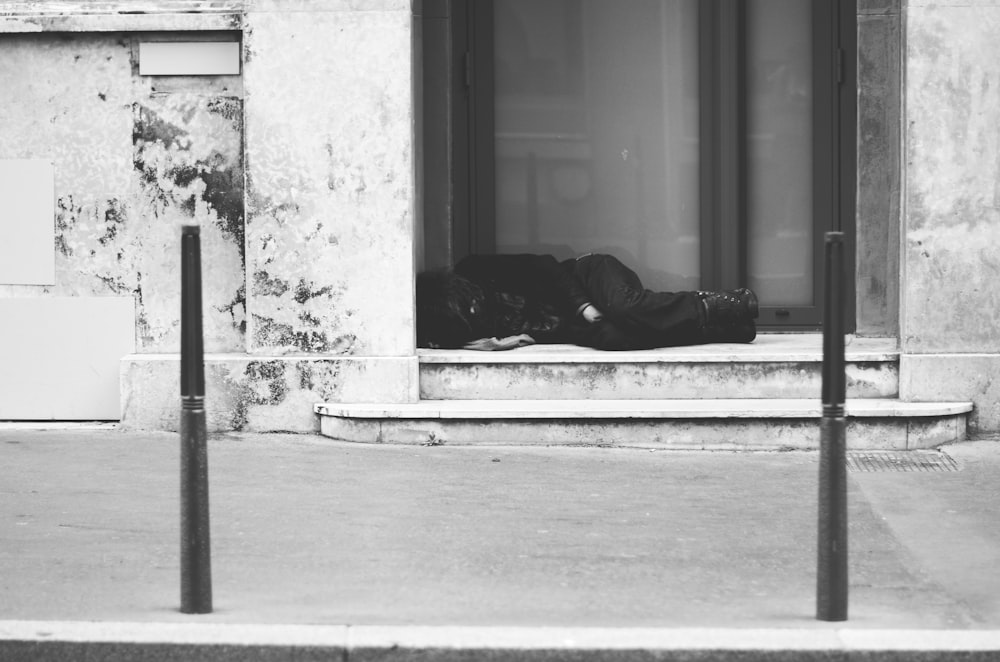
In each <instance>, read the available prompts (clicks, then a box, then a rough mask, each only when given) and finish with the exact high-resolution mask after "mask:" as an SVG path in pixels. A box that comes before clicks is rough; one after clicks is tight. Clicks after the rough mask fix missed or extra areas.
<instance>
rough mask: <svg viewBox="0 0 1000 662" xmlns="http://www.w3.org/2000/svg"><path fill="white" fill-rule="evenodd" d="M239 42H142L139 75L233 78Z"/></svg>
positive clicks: (238, 59)
mask: <svg viewBox="0 0 1000 662" xmlns="http://www.w3.org/2000/svg"><path fill="white" fill-rule="evenodd" d="M239 73H240V43H239V42H238V41H144V42H140V43H139V75H141V76H236V75H239Z"/></svg>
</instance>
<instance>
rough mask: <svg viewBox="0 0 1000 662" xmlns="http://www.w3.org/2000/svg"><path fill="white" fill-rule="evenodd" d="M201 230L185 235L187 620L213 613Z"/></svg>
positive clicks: (183, 385) (183, 412)
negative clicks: (202, 320)
mask: <svg viewBox="0 0 1000 662" xmlns="http://www.w3.org/2000/svg"><path fill="white" fill-rule="evenodd" d="M200 230H201V229H200V228H199V227H198V226H196V225H185V226H183V229H182V230H181V424H180V434H181V611H182V612H183V613H185V614H208V613H210V612H211V611H212V560H211V545H210V539H209V523H208V449H207V444H206V441H207V438H208V433H207V428H206V424H205V360H204V345H203V337H202V326H201V237H200Z"/></svg>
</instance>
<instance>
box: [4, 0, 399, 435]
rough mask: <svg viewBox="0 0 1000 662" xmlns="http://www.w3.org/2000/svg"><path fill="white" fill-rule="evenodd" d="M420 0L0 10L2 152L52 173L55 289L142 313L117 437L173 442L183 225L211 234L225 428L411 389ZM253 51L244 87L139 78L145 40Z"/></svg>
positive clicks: (307, 423)
mask: <svg viewBox="0 0 1000 662" xmlns="http://www.w3.org/2000/svg"><path fill="white" fill-rule="evenodd" d="M410 24H411V17H410V6H409V2H408V1H406V0H383V1H379V0H373V1H368V2H356V1H351V2H347V1H344V2H339V1H336V0H333V1H320V0H313V1H310V0H287V1H286V0H282V1H281V2H277V1H269V0H254V1H252V2H251V1H248V2H243V1H241V0H166V1H164V2H146V1H145V0H130V1H129V2H121V1H118V2H99V1H96V0H95V1H90V2H88V1H83V0H81V1H77V2H45V1H41V0H39V1H34V2H32V1H27V0H24V1H16V0H14V1H7V2H0V62H2V63H3V64H2V66H0V89H3V90H4V94H3V95H0V116H3V117H4V118H5V122H4V123H3V124H2V125H0V157H2V158H14V159H17V158H47V159H51V160H52V161H53V162H54V164H55V172H56V182H55V189H56V219H55V246H54V248H55V250H56V282H55V283H54V284H52V285H48V286H0V297H29V298H30V297H47V296H80V297H87V296H116V297H128V298H131V299H132V300H133V301H134V304H135V310H136V318H135V319H136V328H135V336H136V354H134V355H131V356H129V357H126V358H125V359H124V360H123V362H122V366H121V395H122V424H123V426H125V427H131V428H155V429H176V424H177V419H178V409H179V398H178V393H179V385H178V376H179V365H178V363H177V352H178V351H179V344H180V343H179V330H180V329H179V323H180V319H179V318H180V289H179V287H180V275H179V272H178V268H179V256H180V244H179V239H180V225H181V223H192V222H194V223H197V224H199V225H200V227H201V238H202V239H201V241H202V269H203V275H204V287H203V292H202V295H203V314H204V329H205V351H206V366H207V374H208V379H207V381H208V384H207V392H206V401H207V408H208V410H209V420H210V422H211V427H212V428H213V429H244V430H265V429H281V430H311V429H313V428H314V427H315V417H314V416H313V413H312V404H313V403H314V402H320V401H325V400H336V399H339V400H346V401H355V402H357V401H389V402H393V401H410V400H413V399H415V398H416V359H415V356H414V351H413V310H412V309H413V295H412V287H413V270H414V266H413V218H412V206H413V198H414V190H413V166H412V159H413V148H412V141H413V126H412V107H413V102H412V84H411V62H410V58H411V48H410V39H411V25H410ZM148 38H154V39H164V38H166V39H175V40H184V39H195V40H199V39H221V40H232V39H236V40H240V41H241V42H242V52H243V71H242V75H240V76H219V77H189V76H179V77H145V76H139V75H138V61H137V53H138V48H137V44H138V42H139V41H140V40H142V39H148Z"/></svg>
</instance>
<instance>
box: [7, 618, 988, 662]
mask: <svg viewBox="0 0 1000 662" xmlns="http://www.w3.org/2000/svg"><path fill="white" fill-rule="evenodd" d="M0 659H2V660H4V661H5V662H20V661H21V660H31V661H33V662H38V661H47V660H53V661H62V660H68V659H73V660H102V661H107V662H118V661H124V660H156V661H157V662H168V661H173V660H178V661H180V660H213V661H217V660H221V661H228V660H246V661H248V662H254V661H258V660H260V661H271V660H287V659H295V660H334V659H335V660H338V661H343V662H349V661H354V660H374V659H378V660H387V661H391V660H400V661H402V660H405V661H407V662H412V661H416V660H430V659H433V660H448V661H450V660H456V661H457V660H462V661H465V660H482V659H488V660H490V661H491V662H500V661H506V660H511V661H513V660H531V661H534V660H538V661H542V660H545V661H550V660H553V661H554V660H558V661H560V662H561V661H564V660H574V661H576V660H579V661H590V660H595V661H596V660H615V661H616V662H619V661H631V660H642V661H648V660H661V661H669V660H684V661H690V662H695V661H702V660H705V661H708V660H719V661H727V660H739V661H740V662H749V661H755V660H806V661H809V660H824V661H828V660H900V661H902V660H907V661H909V660H916V661H920V662H925V661H926V662H930V661H938V660H963V661H964V662H970V661H975V662H979V661H983V662H985V661H987V660H998V659H1000V630H876V629H871V630H866V629H846V628H831V629H823V628H818V629H749V628H748V629H723V628H571V627H566V628H562V627H464V626H463V627H427V626H364V625H252V624H204V623H197V624H196V623H112V622H83V621H0Z"/></svg>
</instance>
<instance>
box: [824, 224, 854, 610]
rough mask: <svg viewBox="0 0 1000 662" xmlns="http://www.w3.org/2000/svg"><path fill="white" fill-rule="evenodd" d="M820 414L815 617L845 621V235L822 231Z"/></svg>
mask: <svg viewBox="0 0 1000 662" xmlns="http://www.w3.org/2000/svg"><path fill="white" fill-rule="evenodd" d="M825 239H826V245H825V250H826V283H825V287H824V291H825V296H826V301H825V302H824V317H823V418H822V420H821V421H820V454H819V536H818V537H819V553H818V555H817V557H818V558H817V573H816V618H817V620H821V621H846V620H847V457H846V434H845V433H846V427H847V421H846V418H845V414H844V400H845V395H846V378H845V375H844V234H843V233H842V232H827V233H826V238H825Z"/></svg>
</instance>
